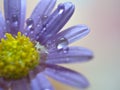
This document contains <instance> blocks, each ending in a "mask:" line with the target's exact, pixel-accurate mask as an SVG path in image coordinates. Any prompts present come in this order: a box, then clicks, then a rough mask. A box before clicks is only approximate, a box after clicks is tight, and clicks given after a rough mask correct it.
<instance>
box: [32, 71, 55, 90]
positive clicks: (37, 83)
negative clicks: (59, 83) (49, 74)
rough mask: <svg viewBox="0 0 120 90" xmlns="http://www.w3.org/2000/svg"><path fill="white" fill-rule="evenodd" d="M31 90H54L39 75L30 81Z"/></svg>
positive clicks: (43, 77)
mask: <svg viewBox="0 0 120 90" xmlns="http://www.w3.org/2000/svg"><path fill="white" fill-rule="evenodd" d="M31 88H32V89H31V90H54V88H53V87H52V85H51V84H50V83H49V81H48V80H47V78H45V76H44V75H43V74H42V73H40V74H38V75H37V76H36V77H35V78H34V79H32V80H31Z"/></svg>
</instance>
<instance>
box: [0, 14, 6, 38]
mask: <svg viewBox="0 0 120 90" xmlns="http://www.w3.org/2000/svg"><path fill="white" fill-rule="evenodd" d="M4 33H5V21H4V19H3V16H2V13H1V12H0V38H3V37H4Z"/></svg>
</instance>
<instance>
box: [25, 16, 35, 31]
mask: <svg viewBox="0 0 120 90" xmlns="http://www.w3.org/2000/svg"><path fill="white" fill-rule="evenodd" d="M26 24H27V30H28V31H33V30H34V22H33V19H31V18H28V19H27V21H26Z"/></svg>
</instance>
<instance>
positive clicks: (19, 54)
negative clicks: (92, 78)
mask: <svg viewBox="0 0 120 90" xmlns="http://www.w3.org/2000/svg"><path fill="white" fill-rule="evenodd" d="M55 3H56V0H41V1H40V2H39V3H38V5H37V6H36V8H35V9H34V11H33V13H32V14H31V16H30V17H29V18H28V19H27V20H25V11H26V10H25V8H26V0H4V12H5V13H4V15H5V18H3V16H2V14H1V12H0V90H1V89H2V90H6V89H7V90H9V89H10V90H47V89H49V90H54V88H53V87H52V85H51V84H50V83H49V81H48V80H47V78H46V77H45V74H46V75H48V76H50V77H52V78H54V79H55V80H58V81H60V82H62V83H65V84H67V85H71V86H74V87H78V88H85V87H87V86H88V85H89V83H88V81H87V80H86V78H85V77H84V76H83V75H81V74H80V73H78V72H76V71H73V70H70V69H68V68H64V67H62V66H59V65H57V64H63V63H74V62H84V61H88V60H90V59H91V58H92V52H91V51H90V50H88V49H85V48H82V47H74V46H72V47H69V44H70V43H72V42H74V41H76V40H78V39H80V38H82V37H84V36H85V35H87V34H88V33H89V29H88V28H87V26H85V25H76V26H72V27H70V28H68V29H66V30H63V31H60V30H61V29H62V28H63V26H64V25H65V24H66V23H67V21H68V20H69V19H70V17H71V16H72V14H73V12H74V9H75V7H74V5H73V4H72V3H71V2H65V3H61V4H59V5H58V7H57V9H55V10H54V11H53V8H54V5H55ZM24 22H26V24H25V23H24Z"/></svg>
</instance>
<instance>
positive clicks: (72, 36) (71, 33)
mask: <svg viewBox="0 0 120 90" xmlns="http://www.w3.org/2000/svg"><path fill="white" fill-rule="evenodd" d="M89 32H90V30H89V28H88V27H87V26H86V25H82V24H81V25H77V26H73V27H71V28H68V29H67V30H64V31H63V32H61V33H59V34H57V35H56V37H57V38H59V39H60V38H66V39H67V40H68V42H69V43H72V42H74V41H76V40H78V39H81V38H83V37H84V36H86V35H87V34H88V33H89Z"/></svg>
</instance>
